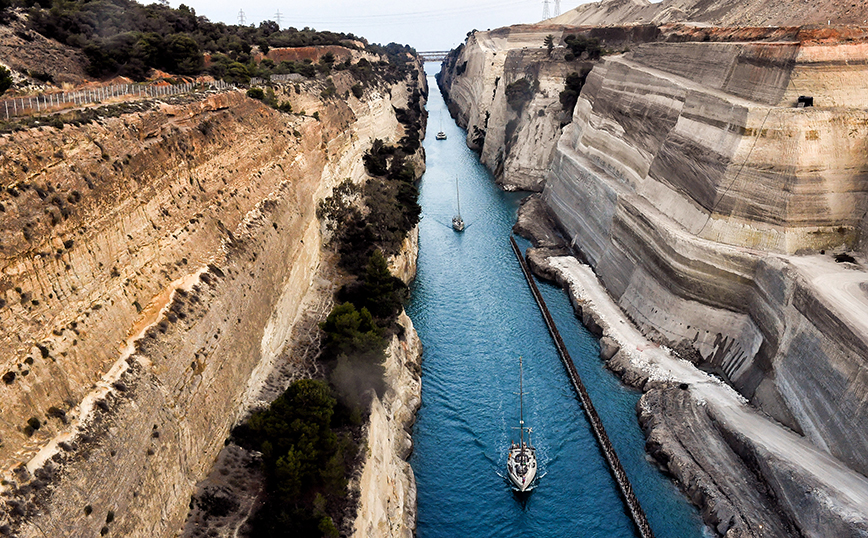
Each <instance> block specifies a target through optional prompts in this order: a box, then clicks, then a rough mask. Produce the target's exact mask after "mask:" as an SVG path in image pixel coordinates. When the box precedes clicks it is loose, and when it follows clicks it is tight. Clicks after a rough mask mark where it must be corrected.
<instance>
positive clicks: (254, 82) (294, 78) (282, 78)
mask: <svg viewBox="0 0 868 538" xmlns="http://www.w3.org/2000/svg"><path fill="white" fill-rule="evenodd" d="M302 80H304V76H303V75H300V74H299V73H289V74H286V75H270V76H269V77H268V78H260V77H253V78H251V79H250V85H251V86H262V85H263V84H267V83H268V82H301V81H302Z"/></svg>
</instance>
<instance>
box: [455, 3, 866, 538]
mask: <svg viewBox="0 0 868 538" xmlns="http://www.w3.org/2000/svg"><path fill="white" fill-rule="evenodd" d="M610 6H614V3H613V4H610ZM571 32H575V33H585V34H586V35H596V36H598V37H599V38H601V39H602V40H603V46H604V48H607V49H609V50H624V49H625V48H628V49H629V51H628V52H626V53H622V54H612V55H607V56H603V58H602V60H601V61H600V62H598V63H596V65H594V67H593V69H592V70H591V71H590V74H589V75H588V77H587V80H586V82H585V85H584V87H583V88H582V91H581V95H580V96H579V99H578V103H577V104H576V106H575V109H574V110H573V113H572V118H571V120H570V121H569V122H568V123H566V122H565V125H564V128H563V130H562V132H561V133H558V134H556V135H554V136H551V137H548V136H539V141H538V142H536V145H535V147H533V148H527V147H524V148H523V149H522V150H521V151H520V152H516V153H515V154H514V155H513V156H512V157H511V156H510V155H508V154H507V155H505V156H504V158H503V159H502V161H503V162H506V163H509V162H510V159H520V157H519V155H520V154H524V155H535V157H534V158H528V157H524V159H525V162H526V163H528V164H530V163H532V165H533V167H534V168H535V169H536V170H537V171H538V172H537V173H538V174H539V175H538V177H539V179H544V180H545V182H544V189H543V194H542V199H543V201H544V202H545V205H546V208H547V210H548V211H549V212H550V213H551V215H552V216H553V217H554V219H555V220H556V222H557V224H558V226H559V227H560V229H561V231H562V232H563V233H564V235H565V237H566V238H567V240H568V242H569V243H570V246H571V247H572V248H573V250H574V252H576V254H577V255H578V256H580V257H581V258H582V259H583V261H585V262H587V263H588V265H589V266H590V267H591V268H593V270H594V272H595V273H596V275H597V277H598V278H599V279H600V281H601V282H602V284H603V285H604V286H605V289H606V290H607V292H608V294H610V295H611V297H612V298H613V299H614V300H615V301H616V303H617V305H618V307H620V309H621V310H622V311H623V312H624V313H625V314H626V315H627V316H628V318H629V319H630V321H631V322H632V323H633V324H635V325H636V326H637V327H638V329H639V330H640V331H641V332H642V333H643V334H644V335H645V337H647V338H650V340H652V341H653V342H656V344H657V345H660V344H663V345H665V346H669V347H671V348H672V349H674V350H675V351H676V352H677V354H678V355H679V356H681V357H682V358H684V359H686V360H688V361H690V362H692V363H693V364H694V365H695V366H698V367H699V368H701V369H703V370H706V371H709V372H713V373H714V375H716V376H719V377H720V378H721V379H723V380H725V381H726V382H727V383H728V384H729V385H731V386H732V387H733V388H735V389H736V390H737V391H738V393H740V395H741V396H739V397H744V398H746V399H747V400H749V402H750V404H751V405H752V406H753V409H754V410H753V411H751V413H756V410H759V412H760V413H765V414H767V415H768V416H770V417H771V418H773V419H774V420H767V419H761V418H759V415H750V414H749V413H748V414H745V415H739V416H738V417H735V418H734V417H733V415H726V413H723V412H721V411H720V410H719V408H712V407H711V406H709V407H705V406H704V404H703V403H702V402H703V401H705V399H706V398H708V397H709V394H711V393H712V392H713V391H712V390H711V389H707V391H706V389H704V388H691V390H690V391H689V392H690V394H693V395H694V398H693V399H692V400H691V399H689V398H688V399H687V400H683V396H684V394H682V393H683V392H684V391H683V390H682V391H680V392H679V391H678V390H676V391H675V392H666V391H664V392H663V393H662V394H663V396H661V395H660V394H658V393H655V395H654V396H653V397H652V396H651V395H650V394H649V396H648V397H646V398H645V399H643V402H645V404H643V405H645V406H646V407H644V408H643V416H644V417H645V418H644V419H643V421H644V422H645V424H647V425H649V426H648V428H649V430H648V431H649V434H650V435H651V439H652V440H653V443H651V444H652V445H653V448H654V452H655V454H656V455H657V456H658V458H659V459H661V461H663V462H664V463H665V464H666V465H668V466H669V468H670V470H673V472H674V474H676V476H678V477H679V478H680V479H681V480H682V484H683V485H684V487H685V489H687V490H689V491H691V495H692V497H693V498H694V500H695V501H697V502H700V503H701V504H704V505H705V506H706V508H707V510H706V516H707V519H708V521H709V522H710V523H712V524H713V525H714V526H715V527H716V528H717V529H718V531H719V532H721V534H724V533H727V532H730V531H732V533H735V534H733V535H740V534H738V533H745V532H757V529H758V527H756V525H758V524H759V523H758V522H760V521H761V520H762V516H758V517H756V518H751V517H747V518H744V520H748V521H749V520H751V519H754V520H755V521H754V522H753V523H744V524H742V523H740V522H739V521H738V519H739V517H741V516H738V517H736V516H733V514H742V515H743V514H744V513H747V512H750V511H751V510H752V509H751V507H750V504H751V502H752V501H749V500H742V501H740V502H735V503H733V504H727V503H724V502H723V501H722V500H723V499H729V501H727V502H730V501H732V499H736V498H738V497H739V496H738V495H735V494H734V493H735V492H736V491H737V490H739V489H740V488H744V487H750V488H754V489H755V490H757V491H760V492H761V495H760V496H761V497H769V498H772V499H773V502H772V504H771V505H770V506H771V507H770V508H769V510H770V511H771V512H776V511H777V513H779V514H783V517H782V519H780V520H779V526H778V529H779V530H781V529H782V530H781V532H783V533H789V532H793V533H800V534H802V535H805V536H824V535H829V534H828V533H830V532H831V533H833V534H835V535H861V534H860V533H864V532H865V529H866V521H868V514H866V513H865V511H864V509H863V508H859V506H860V502H861V501H858V500H857V501H854V499H864V498H865V497H864V493H865V492H864V491H863V490H864V487H865V483H864V475H866V474H868V437H866V435H865V432H866V431H868V428H866V426H868V406H866V403H865V401H866V399H865V395H866V394H868V385H866V382H865V375H864V373H865V371H866V363H865V360H866V357H868V353H866V350H868V348H866V345H868V326H866V325H865V322H864V319H868V295H866V293H865V291H864V290H865V289H866V288H868V271H866V269H865V267H866V265H865V264H866V258H865V252H866V242H865V241H864V239H863V237H864V232H865V230H866V210H868V205H866V204H868V181H866V180H868V158H866V155H868V151H866V150H868V147H866V140H868V124H866V122H865V117H866V114H868V101H866V95H865V93H864V91H863V90H862V88H864V87H865V84H866V82H868V44H866V43H868V40H866V36H868V33H866V31H865V30H864V29H859V28H838V29H831V30H829V29H804V28H795V27H784V28H700V27H695V26H680V25H670V26H663V27H636V26H633V27H628V28H626V29H621V30H618V29H617V28H602V29H590V28H568V27H567V28H565V27H562V26H554V25H551V26H542V25H541V26H537V27H512V28H508V29H499V30H496V31H492V32H476V33H475V34H473V35H472V36H470V38H469V39H468V41H467V43H466V44H465V46H464V47H463V48H462V49H460V50H458V51H455V52H454V53H453V56H452V57H451V58H450V60H449V61H448V62H447V63H446V64H445V65H444V72H443V74H442V75H441V79H440V80H441V85H442V87H443V89H444V90H445V91H446V92H447V93H448V94H449V99H450V101H451V103H453V106H454V108H455V114H456V116H457V117H458V119H459V121H460V122H462V123H463V124H464V125H466V126H467V127H468V130H469V131H470V134H469V136H470V137H471V138H472V137H473V133H474V132H475V131H476V129H475V126H479V125H484V121H485V118H486V112H487V111H489V110H494V111H496V110H497V109H506V107H507V106H508V105H507V104H506V103H504V102H503V101H504V99H505V98H504V97H503V96H500V97H499V96H498V91H497V90H496V87H497V83H496V81H497V80H498V79H502V80H517V79H519V78H521V77H525V76H528V75H531V76H532V75H533V74H534V73H536V72H541V70H540V69H538V68H537V66H536V65H535V62H537V61H543V60H541V59H542V58H545V57H546V56H547V54H548V53H547V52H546V51H545V49H544V48H543V39H544V36H546V35H549V34H552V35H553V36H554V38H555V43H558V42H559V41H558V40H559V39H561V36H562V35H565V34H568V33H571ZM607 39H608V41H607ZM525 47H528V48H530V47H535V48H536V49H537V50H536V51H534V52H531V51H529V50H525ZM534 55H535V56H534ZM552 56H553V58H554V60H552V62H553V63H563V62H565V59H564V58H563V56H558V51H557V50H555V51H554V53H553V55H552ZM496 58H501V59H500V60H495V59H496ZM511 58H515V59H516V62H514V63H512V62H511V61H510V59H511ZM519 58H528V60H527V63H523V62H522V61H519ZM530 58H533V59H530ZM465 62H466V63H465ZM492 62H494V65H492ZM566 63H569V62H566ZM572 65H574V66H576V67H578V66H579V64H578V63H577V62H573V64H572ZM554 69H555V68H553V67H550V68H548V71H549V72H553V71H554ZM558 69H559V70H560V71H561V72H564V68H563V67H559V68H558ZM573 70H577V69H573ZM542 71H544V70H542ZM543 78H544V77H543ZM547 84H552V85H553V82H544V81H541V82H540V88H544V87H545V86H546V85H547ZM561 87H563V83H561ZM801 96H806V97H812V98H813V106H805V107H802V106H798V105H799V100H800V99H799V98H800V97H801ZM548 98H550V96H547V95H545V92H543V91H539V92H538V93H537V94H536V95H534V97H533V98H532V100H531V101H530V104H529V105H527V106H531V107H532V106H534V103H536V102H541V100H544V99H548ZM498 101H500V102H498ZM543 115H546V113H545V112H543ZM530 116H533V114H530V115H527V116H513V117H509V116H508V115H500V116H497V115H496V112H491V114H490V117H489V118H488V124H487V125H486V133H485V140H484V141H482V142H479V143H477V142H476V141H473V140H471V142H472V143H476V144H477V145H478V146H481V147H482V156H483V161H484V162H485V163H486V164H487V165H488V166H489V167H491V168H492V169H493V170H496V169H497V165H498V164H499V163H498V160H497V159H491V158H490V156H491V155H492V149H489V148H488V144H489V140H488V137H489V133H492V135H493V136H494V138H493V139H492V140H491V142H492V145H493V147H500V148H503V149H504V151H507V152H508V151H509V148H510V146H509V143H508V140H505V139H504V138H500V135H499V133H500V132H502V131H501V130H505V129H506V127H505V124H506V123H508V122H509V121H511V120H512V119H514V118H517V119H518V122H517V124H516V125H515V126H514V127H513V132H517V133H523V132H525V131H526V132H527V133H528V134H525V135H522V134H519V135H518V136H519V137H521V136H525V137H526V138H524V140H525V143H527V144H530V145H533V144H534V140H535V137H534V136H530V134H529V133H531V132H534V133H540V132H541V131H539V130H538V129H534V128H533V125H535V124H536V123H539V122H546V121H547V122H549V123H550V124H556V123H557V122H559V121H560V119H559V118H557V117H556V116H554V117H550V118H548V119H545V118H543V119H537V118H533V119H532V118H531V117H530ZM494 117H498V118H500V125H499V126H492V120H491V118H494ZM540 118H542V116H541V117H540ZM534 149H535V150H536V151H535V152H534ZM540 155H550V156H551V159H550V160H546V159H545V158H541V157H539V156H540ZM487 156H489V157H487ZM535 159H536V160H535ZM521 168H522V165H520V164H515V165H513V166H512V168H510V167H509V166H505V168H504V173H503V175H504V177H503V179H502V181H503V182H504V183H506V184H509V183H510V178H509V177H508V176H509V173H508V171H509V170H510V169H515V170H519V169H521ZM518 175H519V177H521V174H518ZM522 181H523V180H522V179H519V180H518V181H517V182H516V183H519V184H520V183H522ZM540 263H541V264H542V265H546V262H544V261H541V262H540ZM546 273H547V274H549V275H556V274H559V270H558V269H557V268H554V267H552V266H551V265H550V264H549V265H547V269H546ZM559 278H560V279H561V280H562V281H564V277H562V276H561V277H559ZM589 321H590V322H592V325H595V326H597V327H598V328H599V324H598V323H596V322H593V320H589ZM616 351H617V349H616ZM611 355H615V353H614V352H612V354H611ZM611 355H610V356H611ZM621 356H622V357H623V355H621ZM606 358H608V357H606ZM627 362H630V361H627ZM630 364H631V366H630V367H627V366H625V363H624V361H623V360H622V361H618V360H615V362H613V363H612V364H611V365H612V366H613V368H615V369H616V370H618V371H620V372H623V373H624V374H625V375H627V380H628V381H631V382H633V383H635V384H637V385H638V386H646V384H647V382H648V379H649V375H650V374H649V372H648V369H649V368H651V366H650V365H649V363H647V362H643V361H635V360H634V361H632V362H630ZM685 364H686V363H685ZM652 370H653V368H652ZM643 371H644V372H645V373H644V374H643V373H642V372H643ZM696 371H697V372H698V370H696ZM703 375H704V374H703ZM651 377H653V376H651ZM688 377H689V376H688ZM658 381H659V379H658ZM694 382H696V379H693V378H691V380H690V382H688V383H687V384H688V386H690V387H694V385H693V384H692V383H694ZM666 383H667V384H666V387H670V386H671V385H673V384H674V386H675V387H676V389H677V387H678V386H679V384H680V383H681V380H679V377H678V376H669V377H667V378H666ZM704 386H705V385H700V387H704ZM709 386H710V385H709ZM652 387H656V385H655V384H653V383H652V384H650V385H648V386H646V389H649V390H650V389H651V388H652ZM714 390H716V389H714ZM679 398H682V400H683V402H682V403H684V405H680V404H677V403H674V402H676V401H677V400H678V399H679ZM688 400H689V401H691V402H693V403H692V404H691V405H696V404H697V402H699V408H698V409H700V410H701V413H699V414H697V413H695V409H694V408H693V407H691V405H687V404H686V402H687V401H688ZM652 401H655V402H657V403H655V404H651V403H649V402H652ZM664 401H665V402H667V403H663V402H664ZM737 402H738V399H737V398H733V399H731V400H729V403H726V404H721V405H722V406H723V407H725V408H729V407H731V406H733V405H737ZM673 409H679V410H680V411H679V414H675V413H673V412H672V411H673ZM710 409H716V410H710ZM700 415H701V416H711V417H712V418H711V419H703V420H696V421H692V420H687V419H686V417H689V416H700ZM748 416H750V417H754V416H756V418H747V417H748ZM754 420H758V421H760V422H758V423H753V421H754ZM763 420H764V421H765V422H762V421H763ZM685 423H686V424H689V425H690V426H689V428H688V429H687V430H685V428H684V424H685ZM756 424H764V426H762V427H763V428H768V429H770V431H785V429H786V428H789V429H791V430H793V431H795V432H797V433H798V434H800V435H802V436H803V438H802V439H803V440H807V441H808V444H810V446H811V447H812V450H814V451H815V454H820V455H822V456H819V455H815V456H813V457H815V458H818V459H822V458H826V457H828V458H830V459H831V460H834V461H835V462H836V463H835V465H836V469H839V470H840V469H843V470H842V471H840V473H841V474H840V475H835V476H836V478H835V479H832V480H831V481H830V480H828V476H831V474H832V473H825V471H822V470H817V469H816V468H812V467H811V466H810V465H808V464H806V463H805V461H807V460H808V459H809V458H803V456H802V455H803V452H802V448H800V447H801V444H800V443H801V442H802V441H798V442H797V439H800V438H798V437H797V436H793V437H792V438H791V439H790V438H788V437H787V436H786V435H784V434H781V436H780V437H775V440H774V441H768V440H767V439H766V440H764V441H762V442H758V441H757V439H756V437H755V436H753V435H752V434H750V433H747V432H748V430H749V429H750V428H752V427H755V426H756ZM664 425H665V426H664ZM690 428H695V431H698V432H702V435H707V437H705V439H707V440H710V439H718V440H719V446H720V447H727V448H726V450H727V451H728V453H729V454H731V455H732V461H735V462H736V464H735V465H736V466H740V468H741V469H742V470H741V471H739V473H742V474H741V476H745V477H748V476H752V477H755V478H757V479H758V482H757V483H755V484H753V485H750V484H748V485H745V483H744V482H743V481H740V480H739V479H738V478H737V476H739V474H738V473H732V472H730V471H729V470H728V469H729V468H728V467H727V465H728V464H726V463H725V462H728V461H730V460H729V459H726V458H723V457H716V456H715V454H714V450H711V451H710V455H705V456H703V455H701V454H702V453H704V452H708V451H707V450H706V451H703V449H702V447H701V444H702V441H701V440H700V438H702V435H700V436H699V437H697V438H694V439H693V440H692V441H691V440H690V437H691V435H689V433H690V431H692V430H691V429H690ZM679 431H681V432H682V435H681V436H679V435H678V433H677V432H679ZM669 439H679V441H678V442H675V441H671V442H670V441H669ZM787 439H789V440H787ZM663 440H666V441H665V442H664V441H663ZM767 441H768V442H767ZM679 443H681V444H680V445H679ZM677 446H680V448H676V447H677ZM769 446H773V448H772V449H770V448H769ZM691 451H693V452H691ZM727 458H729V456H727ZM676 469H679V470H680V471H675V470H676ZM686 469H689V471H686ZM837 472H839V471H836V473H837ZM702 473H705V475H706V476H709V477H711V478H710V481H711V482H712V483H714V484H715V487H721V491H722V492H718V493H717V494H715V495H703V494H698V493H697V494H695V495H694V494H693V492H694V491H704V489H703V488H694V487H693V486H691V484H693V483H694V481H693V480H692V478H691V477H696V476H699V475H700V474H702ZM844 475H847V477H848V478H840V477H842V476H844ZM838 478H840V481H837V480H838ZM824 481H825V482H824ZM820 483H823V484H824V485H822V486H817V484H820ZM842 484H848V485H847V486H842ZM851 484H856V485H855V486H853V487H852V489H849V488H850V485H851ZM842 491H847V492H850V493H853V494H854V495H855V497H848V495H849V493H842ZM797 492H801V493H797ZM855 492H858V493H855ZM808 507H810V508H808ZM731 516H732V517H731ZM787 529H789V530H787Z"/></svg>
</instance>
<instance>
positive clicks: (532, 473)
mask: <svg viewBox="0 0 868 538" xmlns="http://www.w3.org/2000/svg"><path fill="white" fill-rule="evenodd" d="M522 381H523V380H522V365H521V357H519V358H518V401H519V405H518V409H519V411H518V428H517V429H518V430H519V434H518V439H519V441H518V443H516V442H513V443H512V444H511V445H510V447H509V455H508V456H507V458H506V471H507V473H508V474H509V480H510V482H512V485H513V487H514V488H515V489H516V490H517V491H529V490H530V489H532V487H531V484H532V483H533V479H534V478H536V471H537V465H536V449H535V448H534V447H533V446H532V445H531V444H530V428H526V427H525V425H524V392H523V391H522V388H523V387H522ZM525 430H527V432H528V435H527V441H526V442H525V440H524V432H525Z"/></svg>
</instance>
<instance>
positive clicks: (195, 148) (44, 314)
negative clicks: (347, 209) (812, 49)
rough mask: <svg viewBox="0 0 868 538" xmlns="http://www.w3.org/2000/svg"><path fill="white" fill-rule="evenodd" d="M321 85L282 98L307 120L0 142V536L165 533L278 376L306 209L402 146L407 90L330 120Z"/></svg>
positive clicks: (303, 270) (216, 103)
mask: <svg viewBox="0 0 868 538" xmlns="http://www.w3.org/2000/svg"><path fill="white" fill-rule="evenodd" d="M344 75H347V76H346V78H345V77H344ZM333 79H334V83H335V85H336V86H337V92H338V93H339V94H340V95H343V94H344V92H347V91H348V90H349V87H350V86H351V85H352V84H353V83H354V81H353V80H351V79H350V78H349V75H348V74H343V73H338V74H335V75H333ZM318 84H321V83H316V82H307V83H303V84H302V86H303V87H302V91H301V93H288V94H287V95H286V96H284V97H285V98H288V99H289V100H290V101H292V106H293V110H304V111H306V113H307V114H313V113H314V112H317V113H318V118H319V119H316V118H314V117H311V116H310V115H307V116H303V115H286V114H281V113H279V112H277V111H275V110H273V109H270V108H268V107H266V106H264V105H263V104H262V103H260V102H258V101H255V100H252V99H249V98H247V97H245V96H244V95H243V94H242V93H240V92H229V93H224V94H218V95H209V96H204V97H196V98H190V99H188V100H187V101H186V102H184V101H181V100H179V101H177V102H174V103H172V104H168V103H157V104H155V105H154V106H153V107H151V108H150V109H149V110H147V111H145V112H142V113H137V114H118V115H114V116H112V115H107V116H106V117H104V118H102V119H100V120H99V121H97V122H95V123H91V124H85V125H81V126H77V127H75V126H67V127H66V128H64V129H63V130H58V129H55V128H38V129H30V130H25V131H20V132H16V133H14V134H12V135H6V136H4V137H3V139H2V141H0V149H2V157H0V168H2V170H3V182H4V183H3V187H4V190H3V192H2V194H0V203H2V211H0V221H2V226H0V229H2V231H0V244H2V251H0V255H2V273H0V274H2V280H0V292H2V304H3V308H2V310H0V324H2V331H0V339H2V343H3V350H4V351H3V352H2V356H0V362H2V365H3V374H4V377H3V379H4V383H3V384H2V386H0V391H2V392H3V399H4V402H5V404H4V409H3V416H2V420H0V437H2V442H3V444H2V447H0V461H2V471H3V477H4V482H3V484H4V486H3V487H4V491H5V493H4V494H5V495H6V496H7V497H8V499H9V503H8V506H9V510H8V511H7V512H6V513H4V514H3V516H2V519H3V521H2V522H0V524H4V525H9V526H10V528H11V529H12V530H16V531H17V532H18V533H19V535H21V536H33V535H41V534H44V533H47V534H49V535H55V536H78V535H85V534H93V535H96V534H97V533H99V532H100V529H101V528H102V527H103V526H107V527H108V529H109V530H110V531H111V532H113V533H115V534H118V535H123V536H149V537H150V536H169V535H172V534H174V533H175V532H177V530H178V529H179V528H180V527H181V523H182V522H183V518H184V516H185V515H186V512H187V505H188V502H189V499H190V494H191V492H192V490H193V486H194V484H195V483H196V481H197V480H199V479H201V478H202V477H203V475H204V474H205V473H206V472H207V470H208V469H209V468H210V466H211V465H212V463H213V461H214V458H215V456H216V454H217V452H218V451H219V450H220V448H221V447H222V445H223V440H224V439H225V437H226V435H227V433H228V430H229V428H230V427H231V426H232V425H233V424H234V422H235V421H236V420H237V419H238V418H239V417H240V416H241V415H243V414H244V413H245V412H246V409H247V408H249V406H251V405H255V404H256V403H257V401H256V395H257V394H259V391H258V388H259V385H260V384H261V383H263V382H264V380H265V379H266V378H267V377H268V373H269V372H270V370H271V369H272V368H273V367H274V366H275V364H276V363H277V362H278V361H279V360H285V358H284V357H281V352H282V350H283V349H284V347H285V345H286V343H287V340H288V339H289V338H290V334H291V330H292V328H293V326H294V324H295V323H296V321H297V320H298V319H299V318H300V317H301V314H303V313H302V312H301V311H300V306H301V304H302V300H303V298H304V296H305V293H306V292H307V290H308V289H309V288H310V287H311V286H312V285H313V284H314V283H313V282H312V281H313V275H314V274H315V270H316V269H317V267H318V265H319V264H320V259H321V258H320V257H321V236H320V224H319V222H318V221H317V219H316V215H315V213H316V205H317V202H318V200H319V199H321V198H322V197H323V196H325V195H327V194H329V192H330V190H331V188H332V187H333V186H334V185H336V184H337V183H339V182H341V181H343V180H344V179H346V178H351V179H354V180H358V179H360V178H361V177H362V176H363V173H364V171H363V167H362V160H361V155H362V153H363V152H364V151H365V150H366V149H368V148H369V147H370V144H371V141H372V140H373V138H380V139H384V140H392V141H397V140H398V139H399V138H400V137H401V136H402V135H403V130H402V128H401V126H400V124H399V123H398V122H397V120H396V119H395V114H394V110H393V105H394V106H401V103H402V102H404V103H405V102H406V97H407V94H408V93H409V91H410V90H409V89H408V88H409V87H411V86H414V85H417V84H424V80H423V79H419V80H412V81H405V82H402V83H398V84H396V85H393V86H392V87H391V88H387V87H385V86H380V87H377V88H370V89H368V90H366V93H365V95H363V96H362V98H361V99H355V98H354V97H349V98H347V100H345V101H344V100H337V99H326V100H323V99H322V98H321V97H320V91H321V90H322V88H320V87H319V85H318ZM402 100H403V101H402ZM290 359H291V358H290ZM108 514H110V515H108Z"/></svg>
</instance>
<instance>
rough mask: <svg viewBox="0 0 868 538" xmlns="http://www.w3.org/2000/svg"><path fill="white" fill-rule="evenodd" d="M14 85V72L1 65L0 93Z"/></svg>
mask: <svg viewBox="0 0 868 538" xmlns="http://www.w3.org/2000/svg"><path fill="white" fill-rule="evenodd" d="M10 87H12V72H11V71H9V70H8V69H6V68H5V67H3V66H2V65H0V95H2V94H4V93H6V90H8V89H9V88H10Z"/></svg>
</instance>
